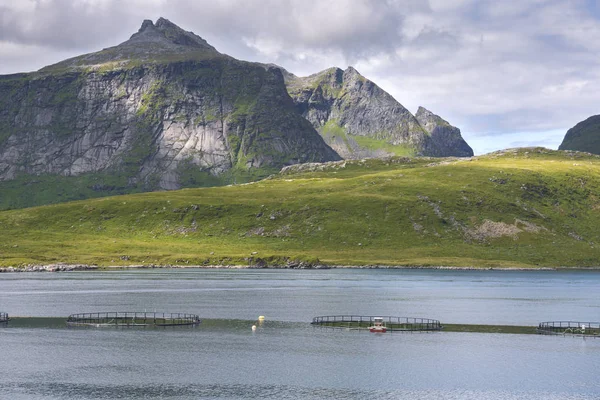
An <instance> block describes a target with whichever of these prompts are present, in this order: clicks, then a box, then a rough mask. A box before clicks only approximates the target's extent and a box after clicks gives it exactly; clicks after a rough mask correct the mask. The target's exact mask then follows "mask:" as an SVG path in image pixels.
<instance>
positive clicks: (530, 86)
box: [0, 0, 600, 144]
mask: <svg viewBox="0 0 600 400" xmlns="http://www.w3.org/2000/svg"><path fill="white" fill-rule="evenodd" d="M20 1H27V0H20ZM11 3H12V4H11ZM29 3H30V4H36V6H35V7H32V8H31V9H27V7H25V8H22V7H21V8H17V7H15V6H14V5H15V3H14V2H12V1H11V0H0V22H1V23H0V55H1V56H2V57H3V58H5V59H6V56H5V54H6V53H2V47H1V46H2V43H15V44H17V45H23V46H25V47H29V48H30V49H31V48H40V49H44V57H43V58H40V59H39V60H37V62H38V63H42V62H45V60H47V59H50V58H51V53H52V51H56V53H54V54H56V57H59V54H60V55H62V54H65V53H70V54H72V55H76V54H80V53H84V52H90V51H97V50H99V49H101V48H102V47H107V46H112V45H116V44H118V43H120V42H122V41H124V40H126V39H127V38H129V36H130V35H131V34H132V33H134V32H135V31H136V30H137V29H138V28H139V26H140V24H141V22H142V20H143V19H145V18H150V19H154V20H155V19H156V18H158V17H159V16H163V17H165V18H168V19H170V20H171V21H173V22H174V23H176V24H178V25H180V26H181V27H182V28H184V29H186V30H191V31H194V32H195V33H196V34H198V35H200V36H202V37H203V38H205V39H206V40H207V41H208V42H209V43H211V44H212V45H214V46H215V47H216V48H217V49H218V50H219V51H222V52H225V53H227V54H230V55H232V56H234V57H236V58H241V59H246V60H250V61H260V62H276V63H278V64H280V65H282V66H283V67H285V68H287V69H289V70H290V71H291V72H294V73H299V74H304V75H307V74H310V73H314V72H317V71H319V70H321V69H324V68H326V67H329V66H339V67H342V68H344V67H346V66H347V65H349V64H353V65H356V64H359V65H360V68H359V70H360V72H361V73H363V74H364V75H366V76H367V77H368V78H370V79H372V80H373V81H375V82H377V83H379V84H380V85H381V86H382V87H383V88H384V89H385V90H387V91H389V92H390V93H391V94H392V95H394V96H395V97H396V98H397V100H399V101H400V102H401V103H403V104H404V105H405V106H406V107H408V108H409V109H411V110H413V111H414V110H416V108H417V106H419V105H423V106H426V107H427V108H430V109H433V110H435V112H436V113H437V114H440V115H442V116H443V117H444V118H445V119H447V120H449V121H451V122H453V123H455V124H457V125H458V126H459V127H460V128H461V130H462V132H463V134H464V135H465V137H467V138H468V137H469V136H471V137H481V135H482V134H485V133H489V134H493V136H491V137H492V138H494V140H505V143H507V144H508V143H509V139H500V138H502V137H505V138H506V136H503V135H505V133H507V132H517V131H519V132H522V131H543V130H556V129H559V128H560V129H562V128H567V127H570V126H573V125H574V124H575V123H576V122H578V121H580V120H582V119H584V118H585V117H587V116H589V115H592V114H597V113H599V112H600V110H598V109H597V104H598V100H600V94H598V93H599V92H598V91H597V90H596V88H597V87H598V86H599V85H600V59H598V56H597V54H598V51H600V42H598V41H597V40H593V39H594V38H596V37H598V36H599V35H600V22H599V20H598V18H599V17H600V16H599V15H598V13H597V9H593V10H592V11H594V12H589V11H590V10H591V9H592V8H593V7H592V6H591V5H590V2H588V1H584V0H574V1H570V2H564V1H562V0H522V1H519V2H498V1H497V0H480V1H479V0H478V1H466V2H465V1H456V2H454V3H456V4H455V6H453V5H452V4H451V3H452V2H451V1H449V0H436V1H435V2H433V1H432V2H431V7H430V6H429V4H428V2H426V1H421V0H336V1H333V0H330V1H323V0H220V1H219V0H197V1H191V0H146V1H143V0H131V1H123V0H94V1H91V0H85V1H84V0H79V1H78V0H29ZM434 3H435V4H434ZM440 5H441V6H442V8H443V10H442V11H439V7H440ZM19 10H21V11H19ZM23 10H25V11H23ZM407 26H410V29H411V30H410V32H409V33H407V32H405V31H403V29H404V28H406V27H407ZM17 48H18V46H17ZM11 49H12V48H11ZM52 49H54V50H52ZM59 52H60V53H59ZM19 59H22V60H24V61H23V63H24V64H22V65H23V67H22V68H18V67H17V65H19V61H18V60H19ZM25 60H28V61H27V63H29V64H27V63H25ZM54 61H58V59H56V60H54ZM34 62H35V57H33V56H32V55H31V50H29V52H28V53H27V54H26V55H22V56H19V55H18V54H17V50H14V57H13V58H12V59H11V60H6V61H4V65H5V66H6V65H10V66H13V65H14V66H15V67H13V68H14V70H13V71H11V72H17V71H18V70H31V69H34V66H33V64H31V63H34ZM42 66H43V65H40V64H37V65H35V67H37V68H40V67H42ZM0 68H2V67H0ZM5 68H7V67H5ZM4 71H6V69H4V70H2V72H4ZM511 140H512V139H511ZM540 140H541V139H540ZM512 142H515V140H512Z"/></svg>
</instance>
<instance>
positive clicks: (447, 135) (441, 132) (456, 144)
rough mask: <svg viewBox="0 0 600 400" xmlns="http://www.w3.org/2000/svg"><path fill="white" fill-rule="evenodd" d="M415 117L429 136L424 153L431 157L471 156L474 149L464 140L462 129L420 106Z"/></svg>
mask: <svg viewBox="0 0 600 400" xmlns="http://www.w3.org/2000/svg"><path fill="white" fill-rule="evenodd" d="M415 118H416V119H417V121H419V124H420V125H421V127H422V128H423V129H425V132H427V133H428V134H429V136H428V137H427V138H426V139H425V142H424V146H423V153H424V154H425V155H428V156H431V157H447V156H449V155H450V156H454V157H471V156H473V149H471V146H469V145H468V144H467V142H465V141H464V139H463V138H462V136H461V134H460V129H458V128H457V127H454V126H452V125H450V124H449V123H448V122H447V121H445V120H444V119H442V118H441V117H440V116H439V115H435V114H434V113H432V112H431V111H429V110H427V109H425V108H423V107H419V109H418V110H417V113H416V114H415Z"/></svg>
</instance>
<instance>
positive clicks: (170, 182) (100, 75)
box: [0, 18, 473, 209]
mask: <svg viewBox="0 0 600 400" xmlns="http://www.w3.org/2000/svg"><path fill="white" fill-rule="evenodd" d="M317 130H318V131H317ZM390 154H396V155H398V154H400V155H432V156H449V155H452V156H470V155H472V154H473V153H472V151H471V149H470V147H469V146H468V145H467V144H466V143H465V142H464V140H463V139H462V137H461V136H460V131H459V130H458V129H457V128H454V127H452V126H451V125H449V124H448V123H447V122H446V121H444V120H443V119H442V118H440V117H438V116H436V115H434V114H432V113H430V112H429V111H427V110H425V109H419V112H418V113H417V115H416V116H413V115H412V114H411V113H410V112H409V111H408V110H406V109H405V108H404V107H403V106H402V105H401V104H400V103H398V102H397V101H396V100H394V98H393V97H392V96H390V95H389V94H387V93H386V92H385V91H383V90H382V89H381V88H379V87H378V86H377V85H375V84H374V83H373V82H371V81H369V80H368V79H365V78H364V77H363V76H361V75H360V74H359V73H358V72H357V71H356V70H354V69H353V68H348V69H347V70H345V71H342V70H340V69H337V68H332V69H329V70H326V71H323V72H321V73H319V74H315V75H312V76H309V77H306V78H298V77H295V76H294V75H292V74H290V73H288V72H287V71H285V70H284V69H282V68H280V67H277V66H273V65H264V64H259V63H251V62H245V61H240V60H236V59H234V58H232V57H230V56H228V55H225V54H221V53H219V52H218V51H217V50H216V49H215V48H214V47H213V46H211V45H210V44H208V43H207V42H206V41H205V40H204V39H202V38H201V37H199V36H197V35H195V34H194V33H192V32H187V31H185V30H183V29H181V28H179V27H178V26H177V25H175V24H173V23H171V22H170V21H168V20H166V19H164V18H160V19H158V20H157V21H156V23H153V22H152V21H150V20H146V21H144V22H143V23H142V25H141V27H140V29H139V31H138V32H137V33H135V34H133V35H132V36H131V38H130V39H129V40H127V41H125V42H124V43H121V44H119V45H117V46H114V47H110V48H107V49H103V50H101V51H98V52H95V53H91V54H85V55H82V56H78V57H74V58H70V59H68V60H65V61H62V62H59V63H57V64H54V65H50V66H47V67H44V68H42V69H41V70H39V71H37V72H33V73H28V74H25V73H23V74H13V75H4V76H0V192H2V193H3V196H1V197H0V209H2V208H21V207H28V206H34V205H39V204H49V203H57V202H63V201H68V200H76V199H84V198H91V197H100V196H106V195H114V194H125V193H135V192H145V191H154V190H167V189H169V190H170V189H178V188H183V187H199V186H217V185H223V184H229V183H241V182H248V181H254V180H257V179H260V178H262V177H266V176H268V175H270V174H272V173H276V172H278V171H279V170H280V169H281V168H282V167H284V166H288V165H292V164H296V163H306V162H326V161H335V160H340V159H341V158H342V157H344V158H357V157H360V158H363V157H373V156H387V155H390Z"/></svg>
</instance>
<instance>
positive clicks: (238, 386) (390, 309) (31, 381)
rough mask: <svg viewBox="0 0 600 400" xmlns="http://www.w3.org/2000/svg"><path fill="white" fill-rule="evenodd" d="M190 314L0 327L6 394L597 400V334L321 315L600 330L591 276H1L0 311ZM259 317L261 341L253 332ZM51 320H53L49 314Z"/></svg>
mask: <svg viewBox="0 0 600 400" xmlns="http://www.w3.org/2000/svg"><path fill="white" fill-rule="evenodd" d="M144 310H147V311H155V310H156V311H161V312H162V311H165V312H190V313H197V314H199V315H200V316H201V317H204V318H212V319H219V320H207V321H206V322H205V323H203V324H202V325H201V326H199V327H197V328H173V329H147V330H143V329H106V328H105V329H73V328H71V329H67V328H63V327H62V324H61V323H59V324H57V323H56V322H55V321H54V322H52V323H51V322H48V323H47V324H46V325H44V323H42V324H41V326H38V327H30V326H27V325H24V324H19V323H16V321H15V323H14V324H9V325H8V326H7V327H0V365H1V367H2V371H3V372H2V375H1V378H0V398H1V399H117V398H123V399H130V398H144V399H147V398H156V399H159V398H166V399H195V398H218V399H243V398H273V399H297V398H302V399H321V398H328V399H332V398H333V399H362V398H366V397H373V398H383V399H397V398H422V399H523V398H526V399H598V398H600V380H599V379H598V371H600V339H583V338H573V337H548V336H537V335H495V334H467V333H443V332H441V333H430V334H396V333H394V334H385V335H378V334H370V333H366V332H357V331H346V330H331V329H320V328H313V327H311V326H310V325H309V324H308V322H310V320H311V319H312V317H313V316H316V315H327V314H358V315H361V314H364V315H397V316H414V317H426V318H435V319H439V320H441V321H442V323H444V322H445V323H473V324H488V323H489V324H514V325H536V324H537V323H538V322H540V321H542V320H559V319H573V320H588V321H599V320H600V274H599V273H593V272H554V271H540V272H505V271H502V272H496V271H433V270H319V271H280V270H144V271H125V272H106V273H103V272H91V273H90V272H85V273H83V272H82V273H60V274H42V273H34V274H2V275H0V311H6V312H8V313H9V314H10V315H13V316H38V317H63V318H64V317H66V316H67V315H69V314H71V313H77V312H96V311H144ZM258 315H264V316H266V318H267V319H266V321H265V323H264V324H262V325H261V326H259V328H258V330H257V331H256V332H254V333H253V332H252V331H251V329H250V327H251V325H252V324H253V323H255V322H253V321H254V320H256V318H257V316H258ZM49 321H52V320H49Z"/></svg>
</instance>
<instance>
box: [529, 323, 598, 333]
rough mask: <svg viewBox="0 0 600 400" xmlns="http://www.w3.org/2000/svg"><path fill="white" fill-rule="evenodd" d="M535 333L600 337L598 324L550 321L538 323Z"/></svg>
mask: <svg viewBox="0 0 600 400" xmlns="http://www.w3.org/2000/svg"><path fill="white" fill-rule="evenodd" d="M537 332H538V333H540V334H542V335H574V336H586V337H587V336H590V337H600V323H599V322H578V321H550V322H540V324H539V325H538V327H537Z"/></svg>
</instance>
